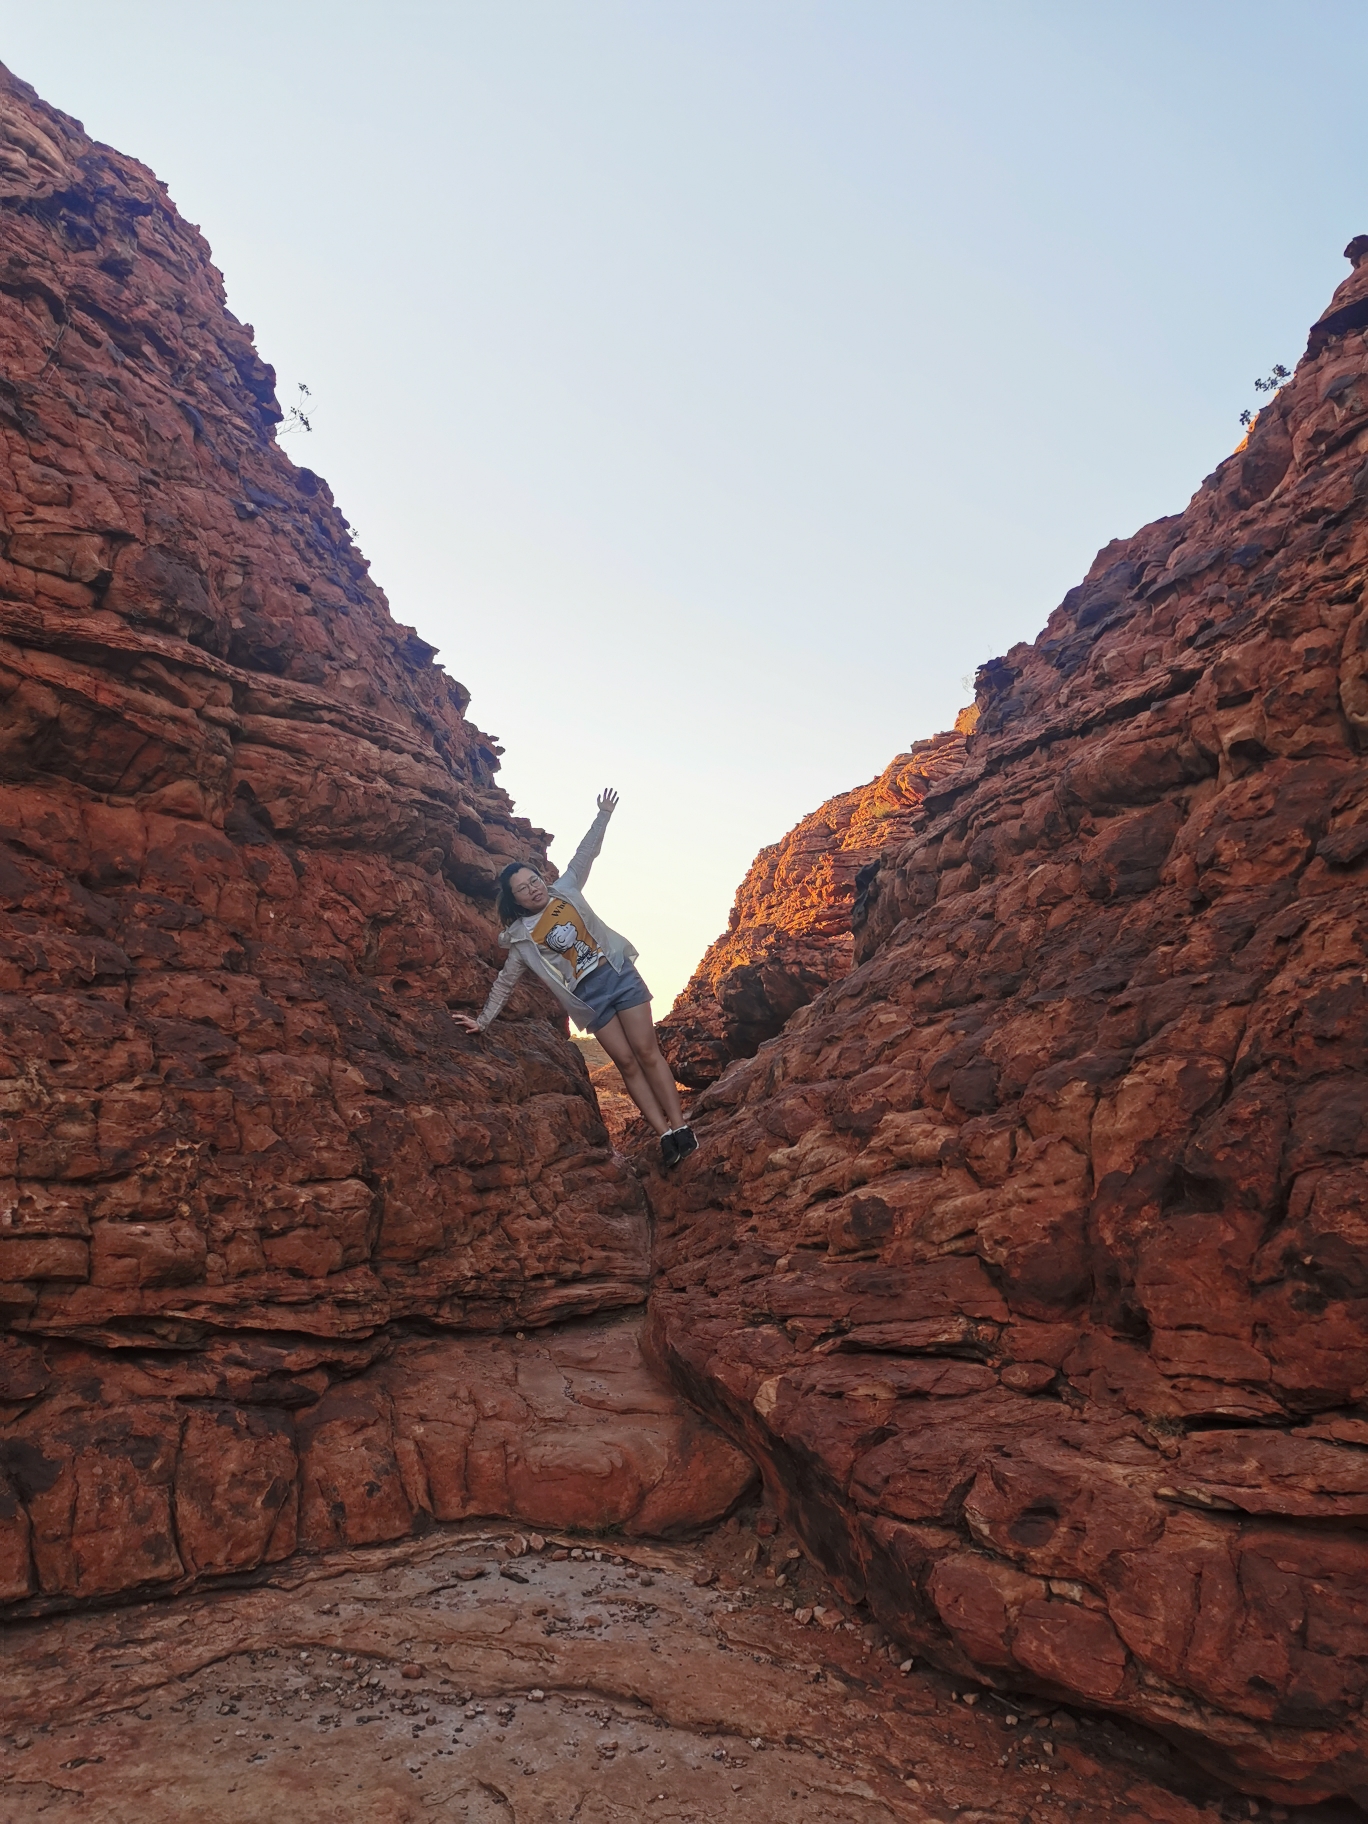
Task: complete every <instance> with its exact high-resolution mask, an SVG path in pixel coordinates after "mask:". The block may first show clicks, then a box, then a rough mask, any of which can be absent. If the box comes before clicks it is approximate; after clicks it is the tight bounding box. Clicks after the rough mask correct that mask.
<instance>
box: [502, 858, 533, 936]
mask: <svg viewBox="0 0 1368 1824" xmlns="http://www.w3.org/2000/svg"><path fill="white" fill-rule="evenodd" d="M524 868H526V869H527V871H528V873H529V874H535V873H536V872H537V870H536V869H535V868H534V867H533V866H532V863H531V862H530V861H510V862H509V864H508V866H507V867H506V868H505V869H504V871H503V873H502V874H500V876H499V923H500V924H501V925H511V924H512V923H513V921H514V919H515V918H521V917H522V915H523V908H522V907H521V906H520V905H519V904H518V902H517V900H516V899H514V897H513V876H514V875H515V874H521V873H522V871H523V869H524Z"/></svg>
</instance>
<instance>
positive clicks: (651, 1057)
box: [598, 1001, 684, 1131]
mask: <svg viewBox="0 0 1368 1824" xmlns="http://www.w3.org/2000/svg"><path fill="white" fill-rule="evenodd" d="M614 1024H620V1025H621V1027H622V1030H623V1032H625V1033H626V1035H627V1042H628V1044H629V1045H630V1046H631V1048H632V1051H633V1053H634V1055H635V1058H636V1062H637V1064H638V1066H639V1067H640V1069H641V1071H642V1072H643V1074H644V1075H645V1078H646V1081H647V1082H648V1083H649V1084H650V1086H651V1089H652V1091H653V1092H654V1095H655V1099H656V1101H657V1102H658V1103H659V1104H660V1106H661V1108H662V1109H663V1110H664V1111H665V1115H666V1118H667V1120H666V1124H667V1126H669V1127H683V1125H684V1110H683V1109H682V1108H681V1107H680V1106H679V1091H678V1090H677V1089H676V1088H675V1080H674V1072H673V1071H672V1070H671V1069H670V1067H669V1065H668V1064H667V1063H666V1062H665V1060H664V1058H663V1057H662V1056H661V1055H660V1046H659V1045H658V1044H657V1043H656V1029H655V1021H654V1020H653V1019H652V1018H651V1003H650V1002H649V1001H647V1002H646V1003H645V1004H644V1006H641V1007H624V1008H623V1010H622V1012H621V1013H620V1014H619V1015H618V1016H617V1020H616V1021H615V1022H614ZM602 1036H603V1035H602V1033H600V1034H598V1037H600V1038H602ZM613 1062H614V1063H617V1060H616V1059H614V1060H613ZM618 1068H619V1070H620V1069H621V1068H622V1066H621V1065H618ZM633 1099H635V1092H633ZM637 1106H638V1107H640V1103H638V1104H637ZM662 1131H663V1130H662Z"/></svg>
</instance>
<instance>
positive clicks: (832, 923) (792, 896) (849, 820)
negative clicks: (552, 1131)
mask: <svg viewBox="0 0 1368 1824" xmlns="http://www.w3.org/2000/svg"><path fill="white" fill-rule="evenodd" d="M974 719H975V712H974V711H973V710H968V711H965V712H964V714H963V715H962V716H961V721H962V722H965V723H972V722H973V720H974ZM963 759H964V736H963V734H962V733H958V732H956V733H951V734H945V735H936V736H934V737H933V738H932V739H931V740H929V741H918V742H917V743H916V744H915V745H914V746H913V748H912V750H911V751H910V752H909V753H906V754H899V755H898V757H897V759H896V760H894V761H893V762H892V764H891V765H890V766H888V767H886V768H885V769H884V771H883V772H882V773H881V774H880V775H879V777H878V778H877V779H872V780H871V781H870V782H869V784H868V785H862V786H858V787H856V789H855V790H854V791H852V792H839V793H838V794H837V795H836V797H834V798H828V799H827V801H826V803H825V804H824V805H822V806H821V807H820V808H819V809H818V810H815V811H813V812H812V814H811V815H810V816H808V817H804V819H803V821H802V822H801V823H800V824H798V825H796V826H795V828H793V829H792V830H790V831H789V833H788V835H787V836H785V837H784V839H783V841H782V842H776V843H771V844H770V846H769V847H768V848H765V849H761V851H760V853H759V854H758V855H757V856H756V858H755V860H754V861H753V862H752V863H751V867H750V872H749V873H748V874H747V875H746V878H745V879H744V880H743V881H742V882H741V885H740V886H739V887H738V888H737V890H736V903H735V904H734V905H733V907H732V910H731V917H730V918H729V919H728V921H727V929H726V930H725V931H724V932H723V934H722V936H721V937H719V938H718V939H717V941H716V943H714V944H712V945H710V946H709V948H708V950H707V951H706V952H705V953H704V956H703V960H702V962H701V963H700V964H699V965H698V967H697V969H695V970H694V973H693V976H692V978H691V980H690V982H689V985H688V986H687V987H686V988H685V990H684V992H683V993H682V994H681V995H680V997H679V999H678V1000H677V1001H676V1002H675V1004H674V1006H673V1008H672V1009H671V1010H670V1013H669V1015H668V1017H667V1018H666V1019H664V1020H662V1021H661V1022H660V1024H659V1026H658V1027H657V1031H658V1032H659V1035H660V1043H661V1048H662V1050H663V1051H664V1053H665V1056H666V1057H667V1058H668V1059H669V1061H670V1065H671V1068H672V1069H673V1071H674V1073H675V1076H676V1078H677V1079H678V1080H679V1081H680V1082H681V1083H686V1084H688V1086H689V1088H690V1089H704V1088H706V1087H707V1085H708V1084H709V1083H712V1082H715V1081H716V1079H717V1078H718V1077H720V1076H721V1074H722V1072H723V1071H724V1070H725V1069H726V1068H727V1066H728V1064H730V1063H731V1062H732V1060H733V1059H734V1058H750V1057H754V1055H755V1053H756V1052H757V1051H758V1050H759V1048H760V1046H761V1045H763V1044H764V1043H765V1041H766V1040H767V1039H772V1038H774V1036H775V1035H776V1033H779V1032H781V1031H782V1030H783V1026H784V1022H785V1021H786V1020H787V1019H788V1018H789V1017H790V1016H791V1015H792V1014H794V1013H796V1012H797V1011H798V1009H799V1008H800V1007H806V1006H807V1004H808V1002H809V1001H810V1000H811V999H812V998H813V996H814V995H816V994H820V993H821V991H822V989H823V988H826V987H828V986H829V985H830V984H831V983H832V982H838V981H840V979H841V977H842V976H844V975H847V974H848V973H849V971H850V966H851V962H852V958H853V949H854V939H853V936H852V929H851V925H852V915H853V916H854V917H855V919H856V920H857V922H858V920H859V919H860V918H862V917H863V914H864V909H865V905H866V903H867V902H868V901H869V900H870V899H871V897H872V893H871V889H873V892H875V893H876V892H877V886H876V884H875V881H874V876H875V875H876V874H877V871H878V866H879V858H880V856H881V855H882V854H883V853H884V852H885V851H888V850H891V849H893V848H895V847H901V845H902V843H903V842H905V841H906V839H907V837H908V836H909V835H910V834H911V831H912V828H913V825H914V822H915V819H916V816H917V813H918V811H919V810H920V809H921V804H922V800H923V798H924V797H925V796H926V793H927V791H928V790H930V789H933V787H934V783H935V781H937V780H938V779H940V778H942V777H943V776H944V775H945V774H947V773H952V772H955V771H957V770H958V769H959V766H960V765H961V763H962V762H963Z"/></svg>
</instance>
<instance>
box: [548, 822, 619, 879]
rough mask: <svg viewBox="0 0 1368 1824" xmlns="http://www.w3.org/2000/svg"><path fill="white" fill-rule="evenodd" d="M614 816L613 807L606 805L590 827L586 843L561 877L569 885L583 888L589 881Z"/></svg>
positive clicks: (585, 839)
mask: <svg viewBox="0 0 1368 1824" xmlns="http://www.w3.org/2000/svg"><path fill="white" fill-rule="evenodd" d="M612 814H613V807H612V806H611V805H608V804H606V805H604V807H603V809H602V810H601V811H600V812H599V814H598V816H597V817H595V819H594V821H593V822H592V823H591V824H590V825H589V829H588V832H587V834H586V835H585V838H584V841H583V842H582V843H581V844H580V845H579V847H578V848H577V849H576V850H575V852H574V854H573V855H572V856H571V857H570V861H569V863H568V865H567V867H566V869H565V872H564V873H563V874H562V875H561V877H560V878H561V879H562V880H563V881H565V882H566V883H567V884H568V885H570V886H572V887H582V886H583V885H584V883H585V881H586V880H588V878H589V870H590V868H592V867H593V865H594V863H595V861H596V860H597V859H598V852H599V850H600V849H601V848H602V847H603V835H604V831H605V830H606V829H607V828H608V819H609V818H610V817H611V816H612Z"/></svg>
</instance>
